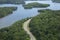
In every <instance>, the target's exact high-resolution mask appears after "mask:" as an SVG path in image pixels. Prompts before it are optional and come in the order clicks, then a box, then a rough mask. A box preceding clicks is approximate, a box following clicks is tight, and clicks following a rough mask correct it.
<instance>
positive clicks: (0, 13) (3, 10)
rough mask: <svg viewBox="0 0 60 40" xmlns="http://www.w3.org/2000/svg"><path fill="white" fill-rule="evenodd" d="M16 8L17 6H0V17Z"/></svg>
mask: <svg viewBox="0 0 60 40" xmlns="http://www.w3.org/2000/svg"><path fill="white" fill-rule="evenodd" d="M16 9H17V7H0V18H2V17H5V16H7V15H9V14H12V12H13V11H15V10H16Z"/></svg>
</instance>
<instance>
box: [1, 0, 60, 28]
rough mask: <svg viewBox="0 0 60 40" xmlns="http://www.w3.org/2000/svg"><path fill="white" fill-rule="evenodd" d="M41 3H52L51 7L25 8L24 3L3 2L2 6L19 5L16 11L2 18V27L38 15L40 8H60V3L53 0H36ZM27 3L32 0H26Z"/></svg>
mask: <svg viewBox="0 0 60 40" xmlns="http://www.w3.org/2000/svg"><path fill="white" fill-rule="evenodd" d="M36 2H39V3H44V4H50V7H47V8H33V9H24V8H23V6H22V5H14V4H3V5H0V7H17V10H16V11H13V13H12V14H10V15H8V16H6V17H3V18H0V28H3V27H7V26H10V25H12V24H13V23H14V22H16V21H18V20H21V19H24V18H27V17H33V16H36V15H38V12H37V11H38V10H39V9H40V10H41V9H52V10H60V3H52V2H51V1H36ZM27 3H31V1H26V4H27Z"/></svg>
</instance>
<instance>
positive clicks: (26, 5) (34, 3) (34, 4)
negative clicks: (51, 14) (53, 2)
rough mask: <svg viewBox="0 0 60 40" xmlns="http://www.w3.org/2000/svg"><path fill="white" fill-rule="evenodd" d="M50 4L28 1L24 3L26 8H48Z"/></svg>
mask: <svg viewBox="0 0 60 40" xmlns="http://www.w3.org/2000/svg"><path fill="white" fill-rule="evenodd" d="M48 6H50V5H49V4H42V3H38V2H33V3H28V4H25V5H23V7H24V9H31V8H46V7H48Z"/></svg>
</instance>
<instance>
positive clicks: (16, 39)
mask: <svg viewBox="0 0 60 40" xmlns="http://www.w3.org/2000/svg"><path fill="white" fill-rule="evenodd" d="M27 20H28V19H23V20H20V21H17V22H15V23H14V24H12V25H11V26H9V27H5V28H2V29H0V40H30V37H29V35H28V34H27V33H26V32H25V30H24V29H23V23H24V22H25V21H27Z"/></svg>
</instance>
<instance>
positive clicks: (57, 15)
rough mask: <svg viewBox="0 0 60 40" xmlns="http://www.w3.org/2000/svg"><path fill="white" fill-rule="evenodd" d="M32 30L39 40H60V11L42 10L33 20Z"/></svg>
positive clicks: (31, 23)
mask: <svg viewBox="0 0 60 40" xmlns="http://www.w3.org/2000/svg"><path fill="white" fill-rule="evenodd" d="M30 30H31V32H32V33H33V35H35V37H36V38H37V40H60V10H58V11H56V10H55V11H53V10H41V11H40V14H39V15H37V16H36V17H33V18H32V20H31V22H30Z"/></svg>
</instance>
